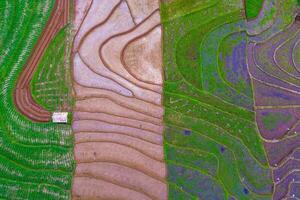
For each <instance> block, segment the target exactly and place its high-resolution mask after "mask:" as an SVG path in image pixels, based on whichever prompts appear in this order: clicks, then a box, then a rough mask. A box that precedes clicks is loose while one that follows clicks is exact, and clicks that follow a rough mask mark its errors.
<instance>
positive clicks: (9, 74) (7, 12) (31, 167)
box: [0, 0, 75, 200]
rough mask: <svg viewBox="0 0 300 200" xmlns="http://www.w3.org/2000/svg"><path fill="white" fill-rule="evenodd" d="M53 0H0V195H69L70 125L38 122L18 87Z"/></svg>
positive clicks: (6, 197)
mask: <svg viewBox="0 0 300 200" xmlns="http://www.w3.org/2000/svg"><path fill="white" fill-rule="evenodd" d="M54 2H55V1H54V0H43V1H29V0H26V1H24V0H16V1H10V0H4V1H0V13H1V16H2V17H1V18H0V28H1V31H0V44H1V48H0V66H1V67H0V93H1V94H0V198H2V199H47V200H50V199H53V200H58V199H70V198H71V182H72V174H73V169H74V166H75V163H74V156H73V136H72V132H71V127H70V125H64V124H53V123H34V122H31V121H30V120H28V119H27V118H26V117H24V116H23V115H22V114H20V113H19V112H18V111H17V109H16V108H15V105H14V100H13V92H14V89H15V87H16V83H17V80H18V77H19V76H20V74H21V72H22V70H23V67H24V66H25V63H26V60H27V59H28V57H29V55H30V53H31V51H32V49H33V47H34V45H35V44H36V43H37V41H38V38H39V36H40V34H41V33H42V30H43V28H44V27H45V24H46V22H47V20H48V19H49V16H50V14H51V11H52V9H53V6H54Z"/></svg>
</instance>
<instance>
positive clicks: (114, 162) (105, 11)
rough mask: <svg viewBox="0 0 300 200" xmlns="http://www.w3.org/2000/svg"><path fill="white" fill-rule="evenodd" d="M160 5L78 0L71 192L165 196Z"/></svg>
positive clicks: (149, 0)
mask: <svg viewBox="0 0 300 200" xmlns="http://www.w3.org/2000/svg"><path fill="white" fill-rule="evenodd" d="M158 8H159V2H158V1H155V0H127V1H125V0H103V1H97V0H90V1H86V0H76V1H75V10H76V15H75V27H77V28H78V30H77V34H76V36H75V40H74V49H73V63H74V65H73V73H74V74H73V75H74V77H73V78H74V83H73V86H74V89H75V93H76V103H75V111H74V122H73V125H72V128H73V131H74V133H75V143H76V144H75V159H76V161H77V166H76V170H75V175H74V182H73V189H72V195H73V199H128V200H135V199H136V200H142V199H159V200H165V199H167V185H166V180H165V178H166V166H165V163H164V154H163V146H162V144H163V135H162V134H163V125H162V116H163V108H162V94H161V92H162V82H163V81H162V66H161V59H162V58H161V26H160V16H159V10H158Z"/></svg>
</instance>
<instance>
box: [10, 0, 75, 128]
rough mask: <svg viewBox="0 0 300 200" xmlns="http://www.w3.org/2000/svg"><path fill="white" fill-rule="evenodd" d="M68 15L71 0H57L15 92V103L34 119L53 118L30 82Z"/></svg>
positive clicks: (44, 120)
mask: <svg viewBox="0 0 300 200" xmlns="http://www.w3.org/2000/svg"><path fill="white" fill-rule="evenodd" d="M68 16H69V0H56V2H55V5H54V8H53V11H52V13H51V16H50V18H49V21H48V22H47V24H46V27H45V29H44V30H43V32H42V35H41V36H40V38H39V40H38V42H37V44H36V45H35V47H34V49H33V51H32V53H31V55H30V57H29V58H28V60H27V62H26V64H25V67H24V70H23V72H22V74H21V75H20V77H19V80H18V82H17V86H16V89H15V92H14V102H15V105H16V107H17V109H18V110H19V111H20V112H21V113H22V114H23V115H25V116H26V117H28V118H29V119H31V120H32V121H37V122H47V121H49V120H50V118H51V113H50V112H49V111H47V110H45V109H43V108H42V107H41V106H39V105H38V104H37V103H36V102H35V101H34V100H33V98H32V95H31V91H30V82H31V79H32V77H33V74H34V72H35V69H36V68H37V66H38V64H39V61H40V59H41V58H42V56H43V54H44V52H45V50H46V49H47V47H48V45H49V43H50V41H51V40H52V39H53V37H54V36H55V34H56V33H57V32H58V31H59V30H60V29H61V28H62V27H63V26H65V25H66V24H67V23H68Z"/></svg>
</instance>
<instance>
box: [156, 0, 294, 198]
mask: <svg viewBox="0 0 300 200" xmlns="http://www.w3.org/2000/svg"><path fill="white" fill-rule="evenodd" d="M188 2H189V3H187V2H186V1H182V0H174V1H162V4H161V15H162V21H163V38H164V41H163V54H164V56H163V63H164V71H165V83H164V97H163V98H164V109H165V114H164V122H165V134H164V148H165V160H166V163H167V170H168V178H167V180H168V186H169V199H274V200H279V199H297V198H299V195H300V194H299V184H298V176H299V175H298V171H299V164H298V158H297V152H298V147H299V143H298V141H299V140H298V137H299V133H298V126H299V118H298V114H297V113H298V112H299V111H298V109H299V108H298V105H299V100H298V97H297V95H298V89H297V88H298V86H299V83H298V81H299V74H298V73H299V71H298V66H297V62H298V61H297V58H296V57H297V46H298V42H297V41H299V40H298V39H297V35H298V34H297V33H298V31H299V27H298V24H299V21H298V18H297V17H296V15H297V13H298V12H299V5H298V4H297V2H296V1H268V0H266V1H245V2H242V1H239V0H229V1H213V0H208V1H188ZM245 6H246V7H245Z"/></svg>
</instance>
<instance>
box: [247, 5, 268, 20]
mask: <svg viewBox="0 0 300 200" xmlns="http://www.w3.org/2000/svg"><path fill="white" fill-rule="evenodd" d="M263 3H264V0H245V7H246V16H247V19H248V20H251V19H253V18H255V17H257V16H258V14H259V12H260V10H261V9H262V6H263Z"/></svg>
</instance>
